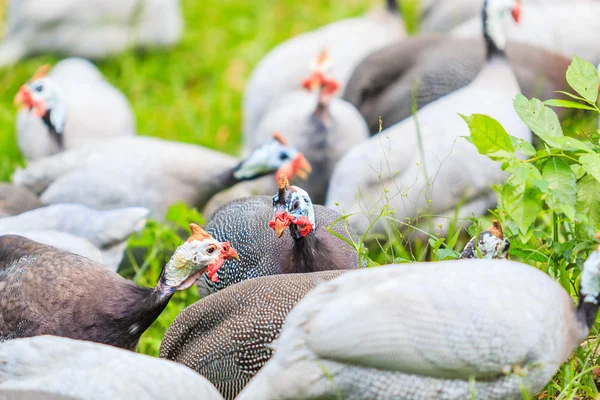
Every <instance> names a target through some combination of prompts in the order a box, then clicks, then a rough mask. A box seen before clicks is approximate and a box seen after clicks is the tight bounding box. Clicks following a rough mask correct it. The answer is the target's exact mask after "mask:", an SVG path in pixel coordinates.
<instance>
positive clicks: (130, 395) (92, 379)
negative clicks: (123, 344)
mask: <svg viewBox="0 0 600 400" xmlns="http://www.w3.org/2000/svg"><path fill="white" fill-rule="evenodd" d="M190 393H194V396H196V398H198V399H203V400H222V396H221V395H220V394H219V392H218V391H217V390H216V389H215V388H214V386H213V385H211V384H210V382H208V381H207V380H206V379H204V378H203V377H201V376H200V375H198V374H196V373H194V372H193V371H191V370H190V369H188V368H186V367H184V366H182V365H179V364H177V363H174V362H170V361H166V360H160V359H158V358H155V357H150V356H147V355H144V354H137V353H134V352H131V351H127V350H123V349H118V348H115V347H113V346H107V345H103V344H99V343H91V342H85V341H81V340H74V339H67V338H63V337H57V336H37V337H33V338H22V339H14V340H11V341H10V342H6V343H3V344H2V345H0V398H2V399H4V400H8V399H13V400H17V399H18V400H109V399H114V400H121V399H122V400H124V399H138V400H170V399H174V398H177V399H182V398H186V397H188V396H189V395H190Z"/></svg>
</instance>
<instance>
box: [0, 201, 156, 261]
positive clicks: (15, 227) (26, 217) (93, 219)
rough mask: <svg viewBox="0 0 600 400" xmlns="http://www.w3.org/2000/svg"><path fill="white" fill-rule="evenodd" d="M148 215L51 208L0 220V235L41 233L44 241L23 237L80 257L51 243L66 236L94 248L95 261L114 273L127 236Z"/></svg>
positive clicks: (76, 206) (74, 206)
mask: <svg viewBox="0 0 600 400" xmlns="http://www.w3.org/2000/svg"><path fill="white" fill-rule="evenodd" d="M148 214H149V211H148V209H146V208H143V207H130V208H121V209H115V210H94V209H91V208H88V207H86V206H82V205H80V204H54V205H51V206H45V207H40V208H37V209H35V210H31V211H28V212H25V213H22V214H19V215H15V216H12V217H6V218H0V234H7V233H11V234H16V235H21V234H24V233H26V232H32V231H37V232H39V233H40V234H41V231H48V234H47V238H45V239H42V238H41V237H40V236H39V235H38V236H37V237H36V238H33V237H31V236H30V235H27V234H25V235H24V236H27V237H29V238H31V239H33V240H36V241H39V242H41V243H44V244H49V245H51V246H56V247H58V248H61V249H64V250H67V251H71V252H73V253H76V254H80V255H84V254H81V253H80V252H77V251H73V250H72V249H71V248H69V247H68V246H66V247H65V246H63V245H61V243H60V241H56V240H52V236H54V235H55V233H56V232H64V233H69V234H72V235H75V236H77V237H79V238H82V239H85V240H87V241H88V242H89V243H90V244H91V245H93V246H95V247H96V248H97V249H98V250H99V251H100V257H101V258H100V260H98V261H99V262H100V263H101V264H103V265H105V266H107V267H108V268H109V269H111V270H113V271H116V270H117V269H118V267H119V265H120V264H121V261H122V259H123V254H124V252H125V248H126V247H127V240H128V239H129V236H130V235H132V234H133V233H135V232H139V231H140V230H142V228H143V227H144V226H145V225H146V218H147V217H148ZM40 239H41V240H40ZM47 239H50V242H49V241H48V240H47ZM70 242H72V240H70ZM65 244H67V243H65Z"/></svg>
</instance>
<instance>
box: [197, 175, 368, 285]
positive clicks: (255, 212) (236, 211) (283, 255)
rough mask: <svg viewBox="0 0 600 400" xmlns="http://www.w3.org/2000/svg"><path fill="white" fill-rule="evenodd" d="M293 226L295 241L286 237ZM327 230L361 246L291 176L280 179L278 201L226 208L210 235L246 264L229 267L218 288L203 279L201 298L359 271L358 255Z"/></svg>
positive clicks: (214, 218) (258, 199)
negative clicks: (288, 277)
mask: <svg viewBox="0 0 600 400" xmlns="http://www.w3.org/2000/svg"><path fill="white" fill-rule="evenodd" d="M288 226H289V231H290V235H285V236H283V233H284V231H285V230H286V228H287V227H288ZM269 227H272V229H273V230H274V231H275V233H273V231H272V230H271V229H269ZM325 228H330V229H332V230H333V231H334V232H335V233H336V234H337V235H340V236H342V237H345V238H346V239H348V240H351V241H352V242H354V243H357V242H358V238H357V237H356V233H355V232H354V230H353V229H352V228H351V227H349V226H348V224H346V223H345V221H343V220H342V219H341V215H340V214H338V213H337V212H336V211H334V210H331V209H329V208H327V207H323V206H319V205H313V203H312V201H311V200H310V197H309V195H308V193H306V191H304V190H303V189H301V188H299V187H297V186H291V187H290V186H289V182H288V180H287V177H286V176H285V175H282V176H280V178H279V190H278V193H277V194H276V195H275V196H273V197H269V196H254V197H247V198H243V199H238V200H234V201H232V202H230V203H228V204H225V205H224V206H222V207H221V208H219V209H218V210H217V211H215V213H214V214H213V215H211V216H210V217H209V219H208V222H207V223H206V230H207V232H208V233H210V234H211V235H213V236H214V237H215V239H217V240H222V241H227V242H230V243H231V245H232V246H233V247H234V248H235V249H236V250H237V251H239V253H240V260H237V261H234V260H228V261H226V262H225V264H224V265H223V267H222V268H221V269H219V271H218V272H217V276H218V280H217V281H216V282H212V281H211V280H210V279H209V276H208V275H207V274H205V275H204V276H202V278H201V279H200V280H199V281H198V284H197V287H198V291H199V292H200V295H201V296H202V297H204V296H207V295H208V294H210V293H213V292H216V291H217V290H221V289H223V288H225V287H227V286H229V285H233V284H235V283H238V282H241V281H243V280H246V279H252V278H256V277H259V276H265V275H275V274H289V273H306V272H317V271H327V270H339V269H345V270H347V269H355V268H358V262H359V260H358V254H357V253H356V251H355V249H353V248H352V247H351V246H350V245H348V244H347V243H346V242H344V241H343V240H341V239H340V238H338V237H336V236H334V235H333V234H331V233H329V232H327V231H326V230H325ZM277 238H279V239H277Z"/></svg>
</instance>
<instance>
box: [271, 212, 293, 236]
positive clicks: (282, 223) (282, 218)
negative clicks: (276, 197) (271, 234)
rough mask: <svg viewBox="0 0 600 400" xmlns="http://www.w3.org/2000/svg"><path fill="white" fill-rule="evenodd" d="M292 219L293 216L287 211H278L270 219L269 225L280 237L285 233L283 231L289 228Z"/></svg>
mask: <svg viewBox="0 0 600 400" xmlns="http://www.w3.org/2000/svg"><path fill="white" fill-rule="evenodd" d="M291 220H292V217H291V216H290V215H288V214H287V213H286V212H285V211H277V212H276V213H275V216H274V217H273V218H272V219H271V220H270V221H269V227H270V228H271V229H273V230H274V231H275V234H276V235H277V237H278V238H280V237H281V236H282V235H283V231H285V228H287V227H288V226H289V224H290V222H291Z"/></svg>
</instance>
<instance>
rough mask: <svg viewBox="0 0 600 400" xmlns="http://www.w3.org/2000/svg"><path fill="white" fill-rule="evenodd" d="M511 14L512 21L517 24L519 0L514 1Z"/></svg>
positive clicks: (519, 11) (519, 16) (519, 9)
mask: <svg viewBox="0 0 600 400" xmlns="http://www.w3.org/2000/svg"><path fill="white" fill-rule="evenodd" d="M511 12H512V17H513V19H514V20H515V22H516V23H517V24H518V23H519V21H520V20H521V2H520V1H519V0H517V1H515V5H514V6H513V8H512V10H511Z"/></svg>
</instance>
